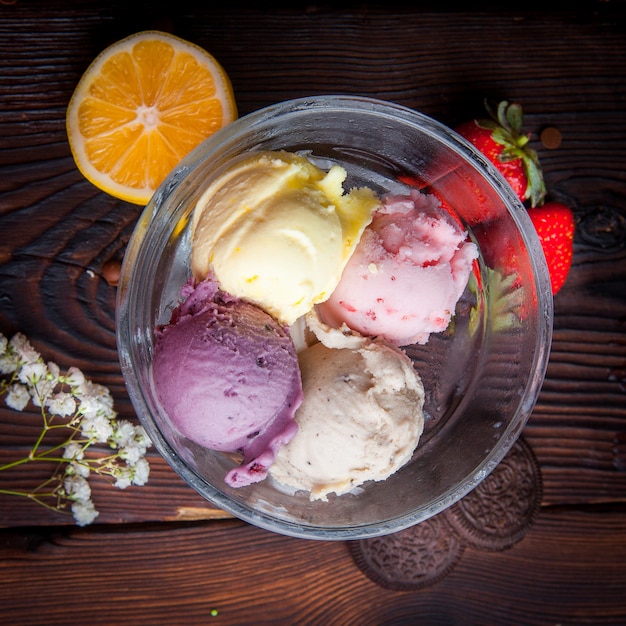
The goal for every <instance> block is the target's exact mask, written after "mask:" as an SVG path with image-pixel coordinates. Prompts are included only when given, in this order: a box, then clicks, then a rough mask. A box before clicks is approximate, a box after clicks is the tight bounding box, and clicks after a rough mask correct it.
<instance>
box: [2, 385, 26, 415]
mask: <svg viewBox="0 0 626 626" xmlns="http://www.w3.org/2000/svg"><path fill="white" fill-rule="evenodd" d="M29 400H30V394H29V393H28V389H27V388H26V387H24V385H20V384H18V383H14V384H13V385H11V386H10V387H9V391H8V392H7V397H6V398H5V402H6V403H7V406H9V407H10V408H12V409H14V410H16V411H23V410H24V408H25V407H26V405H27V404H28V401H29Z"/></svg>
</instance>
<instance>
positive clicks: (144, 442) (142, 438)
mask: <svg viewBox="0 0 626 626" xmlns="http://www.w3.org/2000/svg"><path fill="white" fill-rule="evenodd" d="M135 443H136V444H137V445H138V446H141V447H142V448H144V449H148V448H149V447H150V446H151V445H152V441H151V440H150V437H148V433H147V432H146V429H145V428H144V427H143V426H141V425H138V426H135Z"/></svg>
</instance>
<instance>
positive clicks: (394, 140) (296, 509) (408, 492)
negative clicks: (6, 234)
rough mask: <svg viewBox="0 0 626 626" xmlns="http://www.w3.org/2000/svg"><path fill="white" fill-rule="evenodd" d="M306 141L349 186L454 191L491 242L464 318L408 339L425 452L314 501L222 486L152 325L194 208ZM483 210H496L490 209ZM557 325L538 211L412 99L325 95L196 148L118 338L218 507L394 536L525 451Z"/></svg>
mask: <svg viewBox="0 0 626 626" xmlns="http://www.w3.org/2000/svg"><path fill="white" fill-rule="evenodd" d="M256 150H288V151H292V152H303V153H304V154H306V155H307V156H309V157H310V158H312V160H314V161H315V162H316V163H317V164H318V165H320V166H321V167H324V168H328V167H330V165H331V164H333V163H336V162H339V163H341V164H342V165H343V166H344V167H345V168H346V169H347V170H348V180H347V181H346V184H345V187H346V189H348V188H350V187H353V186H361V185H367V186H369V187H371V188H373V189H374V190H375V191H377V192H380V193H385V192H388V191H398V192H402V191H406V189H407V188H406V187H405V186H403V185H402V183H401V182H398V181H399V179H400V180H401V179H402V177H405V176H409V177H411V180H412V181H414V184H417V185H419V186H423V187H426V188H427V189H429V190H431V191H434V192H435V193H437V194H438V195H439V196H440V197H442V198H443V199H444V200H445V201H446V202H447V203H448V204H449V205H450V206H452V207H453V208H454V210H455V211H456V217H457V218H458V219H459V220H460V221H461V223H463V224H464V225H465V227H466V228H467V230H468V233H469V236H470V237H471V239H472V240H473V241H474V242H475V243H476V244H477V246H478V248H479V250H480V256H479V259H478V271H477V272H475V274H474V275H473V276H472V277H471V278H470V281H469V284H468V287H467V289H466V291H465V294H464V295H463V297H462V298H461V300H460V301H459V303H458V305H457V309H456V314H455V317H454V318H453V322H452V324H451V325H450V327H449V328H448V330H446V331H445V332H443V333H440V334H433V335H431V338H430V340H429V342H428V343H427V344H426V345H424V346H417V345H416V346H410V347H408V348H407V349H406V351H407V353H408V354H409V356H410V357H411V358H412V359H413V361H414V363H415V367H416V369H417V371H418V372H419V373H420V376H421V377H422V381H423V383H424V387H425V390H426V400H425V429H424V434H423V435H422V439H421V440H420V444H419V446H418V448H417V450H416V451H415V454H414V456H413V458H412V460H411V461H410V462H409V463H408V464H407V465H406V466H405V467H403V468H402V469H401V470H399V471H398V472H397V473H395V474H394V475H393V476H391V477H390V478H389V479H387V480H385V481H381V482H372V483H368V484H366V485H364V486H363V487H362V488H360V489H358V490H357V491H356V492H355V493H350V494H346V495H343V496H340V497H333V496H332V495H331V496H330V497H329V502H321V501H314V502H311V501H310V500H309V498H308V495H307V494H306V493H296V494H292V493H287V492H285V490H284V489H281V488H280V486H278V485H276V484H275V483H274V482H273V481H272V479H271V478H268V479H266V480H265V481H262V482H260V483H257V484H254V485H251V486H249V487H243V488H237V489H235V488H231V487H229V486H228V485H227V484H226V483H225V482H224V476H225V474H226V472H227V471H228V470H229V469H230V468H231V467H233V466H234V465H236V463H235V461H233V460H232V459H231V458H230V457H229V455H225V454H223V453H219V452H214V451H211V450H206V449H203V448H201V447H200V446H198V445H196V444H195V443H193V442H192V441H189V440H188V439H186V438H185V437H184V436H182V435H181V434H179V433H178V432H177V431H176V429H175V428H174V427H173V426H172V424H171V423H170V420H169V418H168V416H167V415H166V413H165V412H164V410H163V409H162V407H161V405H160V403H159V399H158V395H157V393H156V390H155V387H154V381H153V377H152V350H153V345H154V328H155V327H156V325H157V324H161V323H167V322H168V321H169V318H170V314H171V311H172V309H173V307H174V306H175V305H176V304H177V302H178V301H179V299H180V288H181V286H182V285H183V283H184V282H185V281H186V279H187V278H188V277H189V276H190V267H189V261H190V258H189V257H190V232H189V230H190V229H189V224H190V216H191V213H192V211H193V208H194V206H195V203H196V201H197V200H198V198H199V197H200V195H201V194H202V191H203V190H204V189H205V188H206V186H207V185H208V184H209V183H210V182H211V180H213V179H214V178H215V177H216V176H218V175H219V174H220V173H221V172H222V171H224V169H225V168H227V167H228V164H229V163H230V162H231V160H233V159H235V158H237V156H238V155H241V154H242V153H244V152H248V151H256ZM480 215H483V216H484V218H485V219H477V216H480ZM551 336H552V295H551V291H550V282H549V276H548V271H547V267H546V263H545V258H544V255H543V252H542V249H541V246H540V243H539V241H538V239H537V236H536V234H535V231H534V228H533V226H532V224H531V222H530V219H529V218H528V216H527V213H526V210H525V209H524V207H523V206H522V205H521V203H520V202H519V201H518V199H517V198H516V197H515V195H514V193H513V192H512V190H511V189H510V187H509V186H508V185H507V183H506V182H505V181H504V179H503V178H502V177H501V176H500V174H499V173H498V172H497V171H496V170H495V168H493V167H492V165H491V164H490V163H489V162H488V161H487V160H486V159H485V158H484V157H483V156H482V155H481V154H480V153H478V152H477V151H476V150H475V149H474V148H473V147H472V146H471V145H470V144H469V143H467V142H466V141H465V140H463V139H462V138H460V137H459V136H458V135H457V134H456V133H454V132H453V131H451V130H450V129H448V128H446V127H445V126H443V125H442V124H440V123H438V122H436V121H435V120H432V119H430V118H428V117H425V116H424V115H421V114H420V113H417V112H415V111H413V110H411V109H408V108H405V107H402V106H398V105H395V104H391V103H388V102H383V101H379V100H374V99H369V98H360V97H351V96H350V97H347V96H322V97H312V98H303V99H297V100H292V101H287V102H283V103H280V104H277V105H274V106H270V107H268V108H265V109H263V110H260V111H258V112H256V113H252V114H250V115H247V116H245V117H243V118H241V119H239V120H237V121H236V122H234V123H232V124H230V125H229V126H227V127H226V128H224V129H223V130H221V131H220V132H218V133H216V134H215V135H213V136H212V137H211V138H209V139H208V140H207V141H205V142H204V143H203V144H202V145H200V146H199V147H198V148H197V149H196V150H195V151H194V152H192V153H191V154H190V155H189V156H188V157H187V158H185V159H184V160H183V161H182V162H181V163H180V164H179V166H178V167H177V168H176V169H175V170H174V171H173V172H172V173H171V174H170V176H169V177H168V178H167V180H166V181H165V182H164V183H163V184H162V185H161V187H160V188H159V189H158V191H157V192H156V193H155V195H154V197H153V198H152V200H151V201H150V203H149V204H148V206H147V207H146V209H145V211H144V212H143V214H142V216H141V218H140V219H139V222H138V224H137V226H136V229H135V232H134V234H133V236H132V238H131V241H130V242H129V245H128V248H127V251H126V255H125V258H124V263H123V267H122V274H121V279H120V283H119V287H118V305H117V338H118V349H119V354H120V361H121V366H122V371H123V374H124V378H125V381H126V385H127V388H128V392H129V395H130V399H131V401H132V403H133V406H134V408H135V410H136V412H137V415H138V417H139V419H140V420H141V422H142V424H143V425H144V427H145V428H146V430H147V431H148V433H149V435H150V437H151V438H152V441H153V442H154V445H155V446H156V448H157V449H158V451H159V452H160V453H161V454H162V455H163V457H164V458H165V459H166V460H167V461H168V462H169V463H170V465H171V466H172V468H173V469H174V470H175V471H176V472H177V473H178V474H179V475H180V476H181V477H182V478H183V479H184V480H185V481H186V482H187V483H188V484H189V485H190V486H191V487H193V488H194V489H196V490H197V491H198V492H199V493H200V494H202V496H204V497H205V498H206V499H207V500H209V501H210V502H212V503H213V504H214V505H216V506H217V507H220V508H221V509H224V510H225V511H228V512H230V513H231V514H233V515H234V516H236V517H238V518H241V519H243V520H245V521H247V522H250V523H251V524H255V525H256V526H259V527H262V528H265V529H268V530H272V531H275V532H278V533H282V534H286V535H291V536H296V537H303V538H312V539H342V540H344V539H359V538H365V537H373V536H378V535H383V534H387V533H391V532H396V531H399V530H402V529H404V528H407V527H409V526H411V525H413V524H416V523H419V522H421V521H423V520H425V519H427V518H429V517H431V516H433V515H435V514H437V513H439V512H440V511H442V510H444V509H445V508H446V507H448V506H450V505H452V504H454V503H455V502H456V501H458V500H459V499H460V498H462V497H463V496H464V495H466V494H467V493H468V492H469V491H470V490H471V489H473V488H474V487H475V486H476V485H477V484H478V483H480V481H482V480H483V479H484V478H485V477H486V476H487V475H488V474H489V473H490V472H491V471H492V470H493V468H494V467H495V466H496V465H497V464H498V462H499V461H500V460H501V459H502V458H503V457H504V456H505V454H506V453H507V452H508V451H509V449H510V448H511V447H512V445H513V444H514V442H515V441H516V439H517V438H518V436H519V435H520V433H521V431H522V428H523V427H524V425H525V423H526V421H527V419H528V417H529V416H530V413H531V411H532V408H533V406H534V404H535V401H536V398H537V395H538V393H539V390H540V387H541V384H542V382H543V379H544V375H545V369H546V366H547V361H548V355H549V350H550V342H551Z"/></svg>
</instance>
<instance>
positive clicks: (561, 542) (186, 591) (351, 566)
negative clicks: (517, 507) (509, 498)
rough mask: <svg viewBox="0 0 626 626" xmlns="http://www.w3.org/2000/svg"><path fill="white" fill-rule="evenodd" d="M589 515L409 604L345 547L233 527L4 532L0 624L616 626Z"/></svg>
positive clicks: (617, 613)
mask: <svg viewBox="0 0 626 626" xmlns="http://www.w3.org/2000/svg"><path fill="white" fill-rule="evenodd" d="M598 513H600V511H598ZM598 513H593V512H590V511H582V510H575V509H574V510H558V509H555V510H547V511H544V512H542V514H541V515H540V516H539V518H538V520H537V522H536V524H535V526H534V527H533V528H532V529H531V530H530V532H529V533H528V534H527V536H526V537H525V539H524V540H523V541H522V542H520V543H518V544H517V545H516V546H514V547H513V548H511V549H510V550H507V551H504V552H500V553H489V552H483V551H479V550H474V549H469V548H466V549H465V552H464V553H463V555H462V557H461V559H460V561H459V562H458V564H457V566H456V568H455V569H454V570H453V571H452V572H451V573H450V574H449V575H448V576H447V577H446V578H444V579H443V580H442V581H441V582H439V583H437V584H436V585H434V586H432V587H428V588H426V589H422V590H419V591H394V590H389V589H384V588H382V587H380V586H378V585H377V584H376V583H374V582H372V580H370V579H369V578H368V577H367V576H365V575H364V574H363V572H362V571H361V570H360V569H359V568H358V567H357V566H356V565H355V563H354V561H353V560H352V557H351V556H350V553H349V550H348V546H347V544H346V543H343V542H335V543H333V542H330V543H328V542H325V543H320V542H315V541H307V540H302V539H293V538H288V537H282V536H279V535H275V534H273V533H269V532H266V531H262V530H259V529H256V528H253V527H251V526H248V525H246V524H243V523H241V522H238V521H230V522H207V523H196V524H190V525H184V526H180V525H176V526H174V525H169V526H168V527H165V526H163V525H155V526H146V527H143V528H137V527H93V528H92V529H90V530H84V529H74V528H64V529H58V528H57V529H55V528H52V529H48V530H46V529H42V530H35V529H32V530H17V529H16V530H5V531H0V554H1V555H2V559H0V580H2V581H3V584H2V585H1V586H0V605H1V606H2V622H3V623H6V624H18V623H19V624H20V625H21V626H28V625H35V624H37V625H40V624H41V625H43V624H45V625H46V626H53V625H55V624H67V623H85V622H86V621H88V622H89V623H90V624H94V625H96V624H115V623H146V624H147V623H150V624H189V625H190V624H207V623H213V621H212V618H211V611H212V610H215V611H217V613H218V614H217V616H216V617H215V623H220V624H242V625H243V624H246V625H247V624H252V623H254V624H303V625H305V624H311V625H313V624H328V625H329V626H330V625H335V624H336V625H338V626H339V625H341V626H369V625H371V626H380V625H381V624H394V625H400V624H407V625H409V624H415V623H420V624H424V625H425V626H428V625H433V626H440V625H442V624H503V625H504V624H516V626H524V625H526V624H569V625H575V624H594V625H597V626H600V625H602V624H606V625H609V624H610V625H615V624H623V623H626V608H625V606H624V597H626V595H625V594H626V511H624V510H623V509H622V510H621V511H610V510H607V511H602V512H601V514H600V515H599V514H598ZM590 517H591V518H592V520H593V522H592V524H593V528H594V532H593V533H589V527H590ZM60 572H62V574H61V575H59V573H60ZM53 581H54V582H53ZM57 581H58V582H57ZM34 598H36V602H33V599H34Z"/></svg>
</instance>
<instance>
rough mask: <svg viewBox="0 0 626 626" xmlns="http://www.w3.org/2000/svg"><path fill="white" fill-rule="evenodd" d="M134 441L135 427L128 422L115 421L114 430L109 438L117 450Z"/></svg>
mask: <svg viewBox="0 0 626 626" xmlns="http://www.w3.org/2000/svg"><path fill="white" fill-rule="evenodd" d="M134 439H135V426H134V424H131V423H130V422H129V421H128V420H117V421H116V428H115V430H114V432H113V436H112V437H111V441H112V442H113V443H115V444H116V445H117V446H118V447H119V448H123V447H124V446H127V445H128V444H129V443H130V442H131V441H134Z"/></svg>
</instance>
